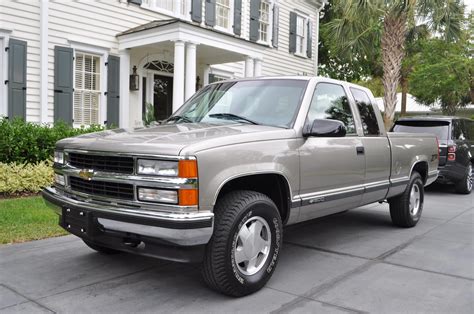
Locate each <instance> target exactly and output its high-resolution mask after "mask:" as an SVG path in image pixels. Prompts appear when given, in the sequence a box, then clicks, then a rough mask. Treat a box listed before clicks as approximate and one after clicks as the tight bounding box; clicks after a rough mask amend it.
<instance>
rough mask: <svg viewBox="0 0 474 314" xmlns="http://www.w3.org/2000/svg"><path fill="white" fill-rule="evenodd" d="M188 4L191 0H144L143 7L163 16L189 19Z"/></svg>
mask: <svg viewBox="0 0 474 314" xmlns="http://www.w3.org/2000/svg"><path fill="white" fill-rule="evenodd" d="M188 2H189V0H142V4H141V6H142V8H145V9H149V10H152V11H156V12H159V13H163V14H167V15H171V16H176V17H184V18H189V16H188V11H189V10H187V8H188Z"/></svg>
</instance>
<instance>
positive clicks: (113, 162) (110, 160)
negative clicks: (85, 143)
mask: <svg viewBox="0 0 474 314" xmlns="http://www.w3.org/2000/svg"><path fill="white" fill-rule="evenodd" d="M69 164H70V165H71V166H73V167H76V168H81V169H94V170H96V171H106V172H117V173H126V174H132V173H133V158H132V157H121V156H101V155H87V154H78V153H69Z"/></svg>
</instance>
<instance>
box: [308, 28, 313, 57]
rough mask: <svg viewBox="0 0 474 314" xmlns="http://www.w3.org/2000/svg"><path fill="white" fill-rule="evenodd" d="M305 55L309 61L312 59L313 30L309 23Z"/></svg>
mask: <svg viewBox="0 0 474 314" xmlns="http://www.w3.org/2000/svg"><path fill="white" fill-rule="evenodd" d="M306 55H307V56H308V58H310V59H311V58H312V57H313V30H312V24H311V21H308V41H307V44H306Z"/></svg>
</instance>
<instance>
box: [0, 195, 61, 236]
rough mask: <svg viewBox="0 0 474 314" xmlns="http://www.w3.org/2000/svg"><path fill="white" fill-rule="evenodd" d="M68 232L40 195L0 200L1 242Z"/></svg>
mask: <svg viewBox="0 0 474 314" xmlns="http://www.w3.org/2000/svg"><path fill="white" fill-rule="evenodd" d="M64 234H67V232H66V231H65V230H63V229H62V228H61V227H59V226H58V215H56V214H55V213H54V212H53V211H52V210H51V209H49V208H48V207H47V206H46V205H45V204H44V202H43V199H42V198H41V197H40V196H33V197H21V198H12V199H3V200H0V244H7V243H17V242H25V241H30V240H39V239H44V238H49V237H56V236H60V235H64Z"/></svg>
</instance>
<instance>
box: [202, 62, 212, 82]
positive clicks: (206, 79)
mask: <svg viewBox="0 0 474 314" xmlns="http://www.w3.org/2000/svg"><path fill="white" fill-rule="evenodd" d="M210 73H211V66H210V65H209V64H206V65H205V66H204V74H203V75H204V78H203V81H202V86H206V85H209V74H210Z"/></svg>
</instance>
